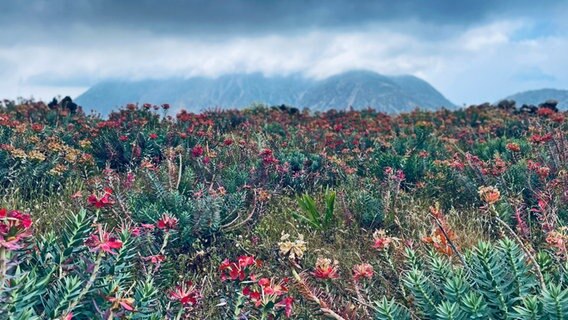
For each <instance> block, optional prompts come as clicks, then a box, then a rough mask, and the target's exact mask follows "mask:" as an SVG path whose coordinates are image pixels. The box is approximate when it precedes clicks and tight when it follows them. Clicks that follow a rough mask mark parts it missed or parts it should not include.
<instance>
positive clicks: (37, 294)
mask: <svg viewBox="0 0 568 320" xmlns="http://www.w3.org/2000/svg"><path fill="white" fill-rule="evenodd" d="M567 129H568V121H567V120H566V112H559V111H557V110H553V109H550V108H546V107H542V108H540V109H538V110H537V111H536V112H534V113H531V112H521V111H518V110H514V109H503V108H498V107H493V106H487V105H483V106H472V107H469V108H464V109H460V110H455V111H449V110H439V111H419V110H416V111H413V112H411V113H403V114H399V115H387V114H383V113H378V112H375V111H373V110H371V109H369V110H362V111H333V110H332V111H327V112H322V113H310V112H308V111H301V110H297V109H293V108H287V107H280V108H278V107H273V108H270V107H262V106H256V107H251V108H249V109H245V110H241V111H237V110H211V111H206V112H203V113H200V114H193V113H188V112H184V111H181V112H178V113H177V114H173V113H172V112H171V110H170V108H169V105H167V104H164V105H160V106H155V105H149V104H141V105H133V104H132V105H128V106H125V107H123V108H122V109H120V110H118V111H115V112H113V113H111V114H110V115H109V116H108V117H105V118H101V117H99V116H97V115H93V114H89V115H87V114H85V113H83V112H82V111H81V110H80V109H76V108H75V106H74V105H71V104H69V103H65V102H62V103H55V104H53V103H52V104H49V105H47V104H44V103H42V102H33V101H20V102H18V103H15V102H12V101H4V103H2V105H1V107H0V319H66V320H67V319H235V320H236V319H287V318H290V319H568V278H567V277H568V263H567V259H568V251H567V241H568V229H567V228H566V223H567V219H568V141H567V139H568V130H567Z"/></svg>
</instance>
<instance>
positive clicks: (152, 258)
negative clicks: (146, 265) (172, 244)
mask: <svg viewBox="0 0 568 320" xmlns="http://www.w3.org/2000/svg"><path fill="white" fill-rule="evenodd" d="M143 259H144V261H150V262H152V263H153V264H159V263H161V262H163V261H165V260H166V257H164V256H163V255H161V254H157V255H153V256H148V257H144V258H143Z"/></svg>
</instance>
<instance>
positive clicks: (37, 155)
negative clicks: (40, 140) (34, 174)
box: [28, 150, 45, 162]
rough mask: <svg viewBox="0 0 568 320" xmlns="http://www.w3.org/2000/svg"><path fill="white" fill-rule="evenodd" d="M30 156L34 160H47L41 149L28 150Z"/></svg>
mask: <svg viewBox="0 0 568 320" xmlns="http://www.w3.org/2000/svg"><path fill="white" fill-rule="evenodd" d="M28 157H30V159H32V160H37V161H40V162H41V161H43V160H45V155H44V154H43V153H41V152H40V151H37V150H32V151H30V152H28Z"/></svg>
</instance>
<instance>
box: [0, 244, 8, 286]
mask: <svg viewBox="0 0 568 320" xmlns="http://www.w3.org/2000/svg"><path fill="white" fill-rule="evenodd" d="M7 269H8V251H7V250H6V248H4V247H0V288H2V287H3V286H4V281H5V280H6V274H7V273H8V270H7Z"/></svg>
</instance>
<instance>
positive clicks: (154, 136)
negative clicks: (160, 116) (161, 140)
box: [148, 133, 158, 140]
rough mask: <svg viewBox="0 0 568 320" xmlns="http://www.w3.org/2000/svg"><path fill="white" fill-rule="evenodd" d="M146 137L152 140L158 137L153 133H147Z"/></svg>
mask: <svg viewBox="0 0 568 320" xmlns="http://www.w3.org/2000/svg"><path fill="white" fill-rule="evenodd" d="M148 137H149V138H150V139H152V140H156V139H158V135H157V134H155V133H150V135H149V136H148Z"/></svg>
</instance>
